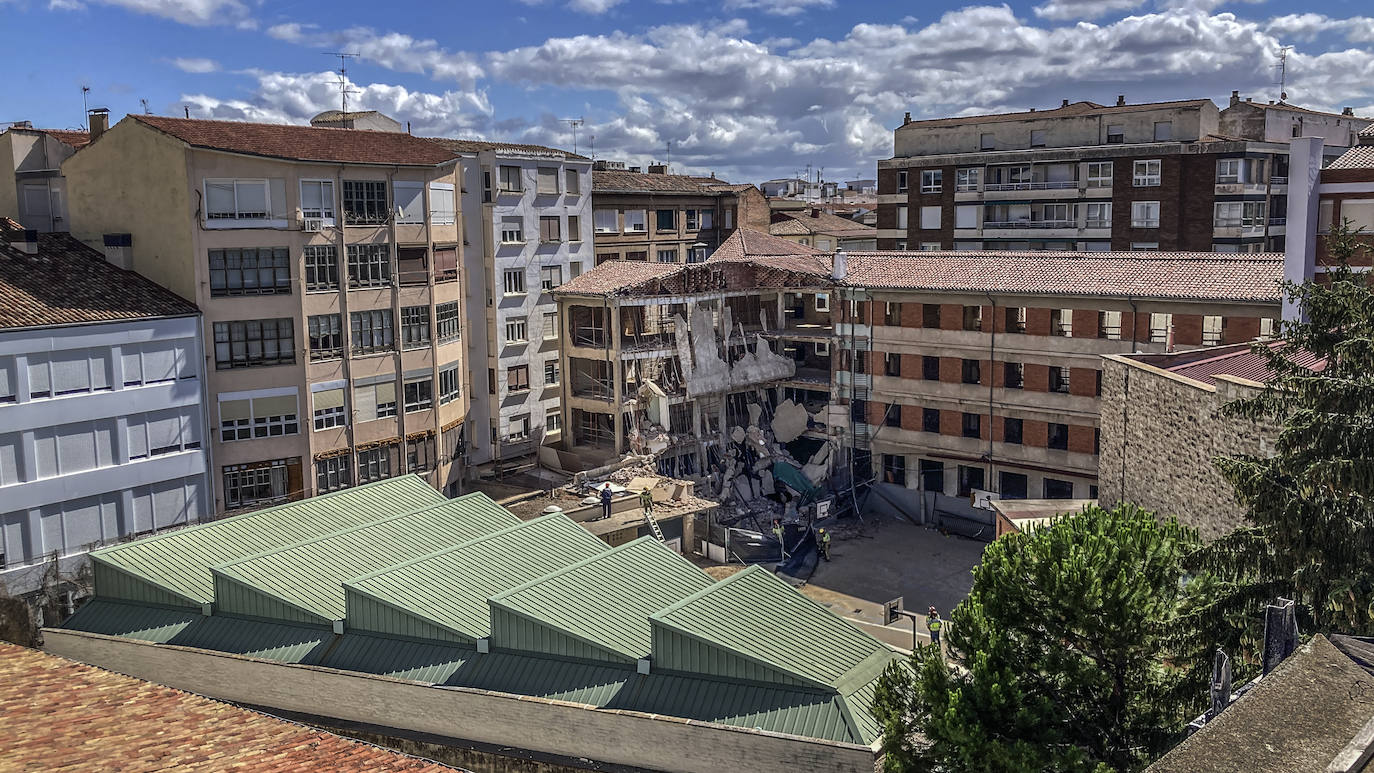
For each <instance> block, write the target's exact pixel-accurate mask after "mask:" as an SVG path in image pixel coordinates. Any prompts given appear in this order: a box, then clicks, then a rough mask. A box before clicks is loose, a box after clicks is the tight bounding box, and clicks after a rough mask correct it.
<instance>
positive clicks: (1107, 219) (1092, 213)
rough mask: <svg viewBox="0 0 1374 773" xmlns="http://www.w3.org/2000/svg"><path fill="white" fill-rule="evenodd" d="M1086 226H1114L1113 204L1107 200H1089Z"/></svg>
mask: <svg viewBox="0 0 1374 773" xmlns="http://www.w3.org/2000/svg"><path fill="white" fill-rule="evenodd" d="M1084 227H1086V228H1111V227H1112V204H1111V202H1110V201H1106V202H1089V203H1088V204H1087V220H1086V221H1085V222H1084Z"/></svg>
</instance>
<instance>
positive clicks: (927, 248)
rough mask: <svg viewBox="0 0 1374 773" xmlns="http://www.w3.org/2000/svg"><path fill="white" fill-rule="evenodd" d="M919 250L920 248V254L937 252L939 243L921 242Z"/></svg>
mask: <svg viewBox="0 0 1374 773" xmlns="http://www.w3.org/2000/svg"><path fill="white" fill-rule="evenodd" d="M919 248H920V250H921V252H939V251H940V243H939V242H921V244H920V245H919Z"/></svg>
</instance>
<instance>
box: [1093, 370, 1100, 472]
mask: <svg viewBox="0 0 1374 773" xmlns="http://www.w3.org/2000/svg"><path fill="white" fill-rule="evenodd" d="M1093 381H1094V384H1093V394H1094V395H1096V396H1098V397H1101V396H1102V371H1100V370H1094V371H1093ZM1093 453H1097V451H1093Z"/></svg>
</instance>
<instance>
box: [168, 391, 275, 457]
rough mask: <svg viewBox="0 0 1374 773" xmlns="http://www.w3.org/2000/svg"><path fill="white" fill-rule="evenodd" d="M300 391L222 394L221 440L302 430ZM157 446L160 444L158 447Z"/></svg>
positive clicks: (243, 438)
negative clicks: (298, 412) (297, 402)
mask: <svg viewBox="0 0 1374 773" xmlns="http://www.w3.org/2000/svg"><path fill="white" fill-rule="evenodd" d="M298 410H299V409H298V407H297V405H296V392H295V390H294V389H293V390H290V394H284V395H283V394H278V395H273V394H270V393H268V394H258V395H256V396H255V395H253V394H252V393H244V392H224V393H221V394H220V395H219V439H220V441H221V442H224V443H229V442H232V441H235V440H248V439H250V438H266V437H282V436H284V435H295V434H296V433H298V432H300V420H299V417H298V414H297V411H298ZM154 447H156V446H154Z"/></svg>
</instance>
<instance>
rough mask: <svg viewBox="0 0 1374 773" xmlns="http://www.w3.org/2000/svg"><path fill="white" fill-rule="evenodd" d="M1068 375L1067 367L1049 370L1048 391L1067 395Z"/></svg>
mask: <svg viewBox="0 0 1374 773" xmlns="http://www.w3.org/2000/svg"><path fill="white" fill-rule="evenodd" d="M1069 373H1070V371H1069V369H1068V368H1067V367H1062V366H1061V367H1057V368H1050V391H1051V392H1061V393H1063V394H1068V392H1069Z"/></svg>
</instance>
